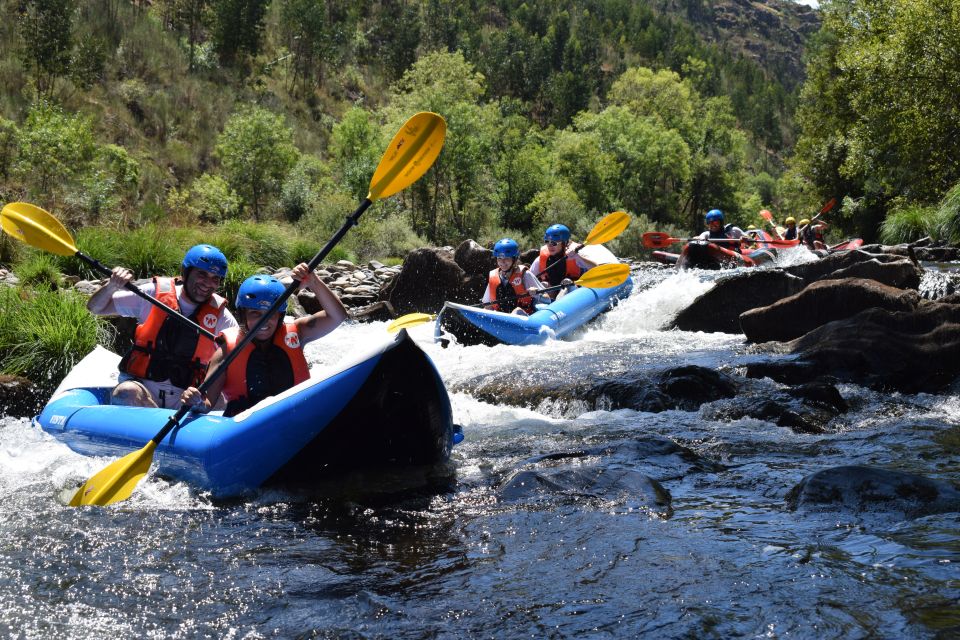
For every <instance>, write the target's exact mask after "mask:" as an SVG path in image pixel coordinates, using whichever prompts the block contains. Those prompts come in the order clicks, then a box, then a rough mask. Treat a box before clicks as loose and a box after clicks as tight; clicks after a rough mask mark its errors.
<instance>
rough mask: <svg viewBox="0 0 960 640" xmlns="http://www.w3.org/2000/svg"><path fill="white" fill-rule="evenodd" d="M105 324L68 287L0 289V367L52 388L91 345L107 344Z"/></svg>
mask: <svg viewBox="0 0 960 640" xmlns="http://www.w3.org/2000/svg"><path fill="white" fill-rule="evenodd" d="M112 339H113V330H112V328H111V326H110V325H109V324H108V323H107V322H105V321H103V320H102V319H100V318H98V317H96V316H94V315H93V314H91V313H89V312H88V311H87V308H86V298H85V297H84V296H82V295H80V294H78V293H76V292H74V291H72V290H67V291H31V290H28V289H15V288H12V287H2V288H0V371H2V372H3V373H5V374H9V375H18V376H23V377H25V378H28V379H30V380H32V381H33V382H34V383H36V384H37V385H39V386H40V387H41V388H42V389H44V391H45V392H47V393H49V392H50V391H52V390H53V389H54V388H55V387H56V386H57V385H58V384H59V383H60V380H62V379H63V377H64V376H66V374H67V373H68V372H69V371H70V369H72V368H73V366H74V365H75V364H76V363H77V362H78V361H79V360H80V359H81V358H83V356H85V355H86V354H87V353H89V352H90V351H91V350H92V349H93V348H94V347H95V346H96V345H97V343H98V342H99V343H101V344H109V343H110V342H111V341H112Z"/></svg>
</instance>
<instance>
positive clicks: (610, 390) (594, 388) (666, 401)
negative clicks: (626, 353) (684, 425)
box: [455, 365, 738, 413]
mask: <svg viewBox="0 0 960 640" xmlns="http://www.w3.org/2000/svg"><path fill="white" fill-rule="evenodd" d="M737 389H738V385H737V382H736V381H735V379H734V378H733V377H731V376H729V375H727V374H725V373H721V372H718V371H714V370H713V369H707V368H705V367H698V366H693V365H691V366H684V367H677V368H674V369H666V370H662V371H659V372H638V373H635V374H630V375H623V376H617V377H614V378H610V379H607V380H603V379H589V380H546V379H544V380H540V381H537V382H536V383H533V382H532V381H531V382H530V383H527V384H522V385H518V384H516V383H515V382H514V381H513V380H504V379H503V376H501V375H490V376H484V377H481V378H476V379H473V380H470V381H467V382H465V383H463V384H460V385H457V386H456V387H455V390H458V391H467V392H469V393H470V394H471V395H473V396H474V397H476V398H477V399H479V400H482V401H484V402H491V403H497V404H508V405H513V406H521V407H531V408H535V407H537V406H539V405H540V404H541V403H543V402H551V403H553V404H554V405H555V407H556V406H557V405H561V408H562V406H563V405H567V406H569V405H575V409H576V410H577V411H581V410H583V409H584V408H585V407H586V408H596V409H601V408H602V409H634V410H636V411H646V412H651V413H655V412H660V411H667V410H669V409H682V410H684V411H695V410H696V409H697V408H698V407H699V406H700V405H702V404H704V403H706V402H712V401H714V400H718V399H720V398H729V397H732V396H734V395H736V393H737ZM584 405H585V406H584Z"/></svg>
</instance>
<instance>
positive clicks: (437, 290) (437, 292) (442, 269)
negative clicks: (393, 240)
mask: <svg viewBox="0 0 960 640" xmlns="http://www.w3.org/2000/svg"><path fill="white" fill-rule="evenodd" d="M480 295H482V288H481V290H480V291H479V292H478V291H477V290H476V286H475V285H472V284H471V280H470V278H469V277H468V276H467V274H466V273H465V272H464V270H463V269H461V268H460V266H459V265H458V264H457V263H456V262H454V260H453V253H452V252H450V251H447V250H444V249H417V250H415V251H412V252H411V253H410V254H409V255H407V257H406V259H405V260H404V261H403V268H402V269H401V271H400V275H398V276H397V277H396V278H395V279H394V280H393V281H392V282H391V283H390V284H389V285H388V286H387V288H386V289H384V290H383V291H382V292H381V294H380V297H381V299H383V300H388V301H389V302H390V304H391V305H393V308H394V309H396V311H397V313H399V314H401V315H402V314H406V313H415V312H424V313H436V312H437V311H439V310H440V309H441V307H443V303H444V302H445V301H447V300H451V301H453V302H465V303H470V302H475V301H476V300H478V299H479V298H480Z"/></svg>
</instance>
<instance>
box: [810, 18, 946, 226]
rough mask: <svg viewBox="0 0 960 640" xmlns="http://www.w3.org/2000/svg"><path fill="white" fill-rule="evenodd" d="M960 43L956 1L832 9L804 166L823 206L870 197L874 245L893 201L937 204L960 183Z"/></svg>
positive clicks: (867, 214)
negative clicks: (834, 198) (832, 200)
mask: <svg viewBox="0 0 960 640" xmlns="http://www.w3.org/2000/svg"><path fill="white" fill-rule="evenodd" d="M958 41H960V6H958V5H957V4H956V3H942V2H935V1H933V0H870V1H869V2H866V1H864V0H834V1H831V2H829V3H824V4H823V27H822V30H821V33H820V34H819V36H818V38H817V40H816V42H815V46H814V47H813V50H814V51H813V54H812V57H811V62H810V64H809V66H808V76H809V80H808V82H807V84H806V85H805V86H804V88H803V91H802V94H801V106H800V109H799V111H798V122H799V124H800V126H801V129H802V135H801V137H800V138H799V140H798V143H797V156H796V159H795V162H794V165H795V166H796V167H797V168H798V170H799V171H800V172H801V174H802V175H803V176H804V177H806V179H807V180H809V181H810V182H811V183H812V184H813V186H814V191H816V192H817V194H818V195H819V196H820V197H821V198H827V197H830V196H831V195H841V194H844V193H846V194H850V195H851V196H852V197H853V198H855V199H857V200H861V199H862V202H861V203H860V206H859V207H858V209H859V210H860V211H861V212H862V213H861V216H862V217H860V218H859V219H857V220H850V221H849V224H850V225H851V226H852V225H859V226H860V229H859V232H860V233H862V234H863V235H864V236H865V237H871V236H873V235H874V234H875V233H876V228H877V223H878V221H879V218H880V216H882V215H883V212H884V211H885V210H886V208H887V204H888V203H890V202H891V200H892V199H893V198H897V197H902V198H904V199H905V201H906V202H916V203H919V204H933V203H935V202H936V201H937V200H938V199H939V198H940V197H941V196H943V194H944V193H946V192H947V191H948V190H949V189H950V188H951V187H952V186H953V185H954V184H956V183H957V181H958V180H960V164H958V162H957V160H956V158H957V157H960V105H958V103H957V95H958V94H960V49H958V47H956V46H954V45H953V43H956V42H958ZM903 202H904V201H901V205H899V206H902V203H903Z"/></svg>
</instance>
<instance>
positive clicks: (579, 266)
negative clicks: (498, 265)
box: [530, 224, 597, 298]
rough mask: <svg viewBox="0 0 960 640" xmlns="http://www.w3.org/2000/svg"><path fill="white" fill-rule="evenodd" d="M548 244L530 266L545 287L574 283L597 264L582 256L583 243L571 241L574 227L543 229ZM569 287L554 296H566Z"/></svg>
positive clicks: (552, 294) (558, 226)
mask: <svg viewBox="0 0 960 640" xmlns="http://www.w3.org/2000/svg"><path fill="white" fill-rule="evenodd" d="M543 240H544V242H545V244H544V245H543V246H542V247H540V257H539V258H538V259H537V260H534V262H533V264H532V265H530V271H531V272H532V273H533V275H535V276H537V277H538V278H539V279H540V280H541V281H542V282H543V283H544V286H548V287H555V286H557V285H561V284H565V285H571V286H572V285H573V281H574V280H577V279H579V278H580V276H582V275H583V274H584V272H586V271H589V270H590V269H592V268H594V267H595V266H597V265H596V263H594V262H591V261H590V260H587V259H586V258H584V257H583V256H581V255H580V249H581V248H582V246H581V245H578V244H577V243H575V242H574V243H571V242H570V229H569V228H567V226H566V225H562V224H554V225H551V226H549V227H547V230H546V231H544V232H543ZM566 292H567V289H560V290H559V291H554V292H553V293H551V294H550V297H551V298H558V297H562V296H563V295H564V294H565V293H566Z"/></svg>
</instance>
